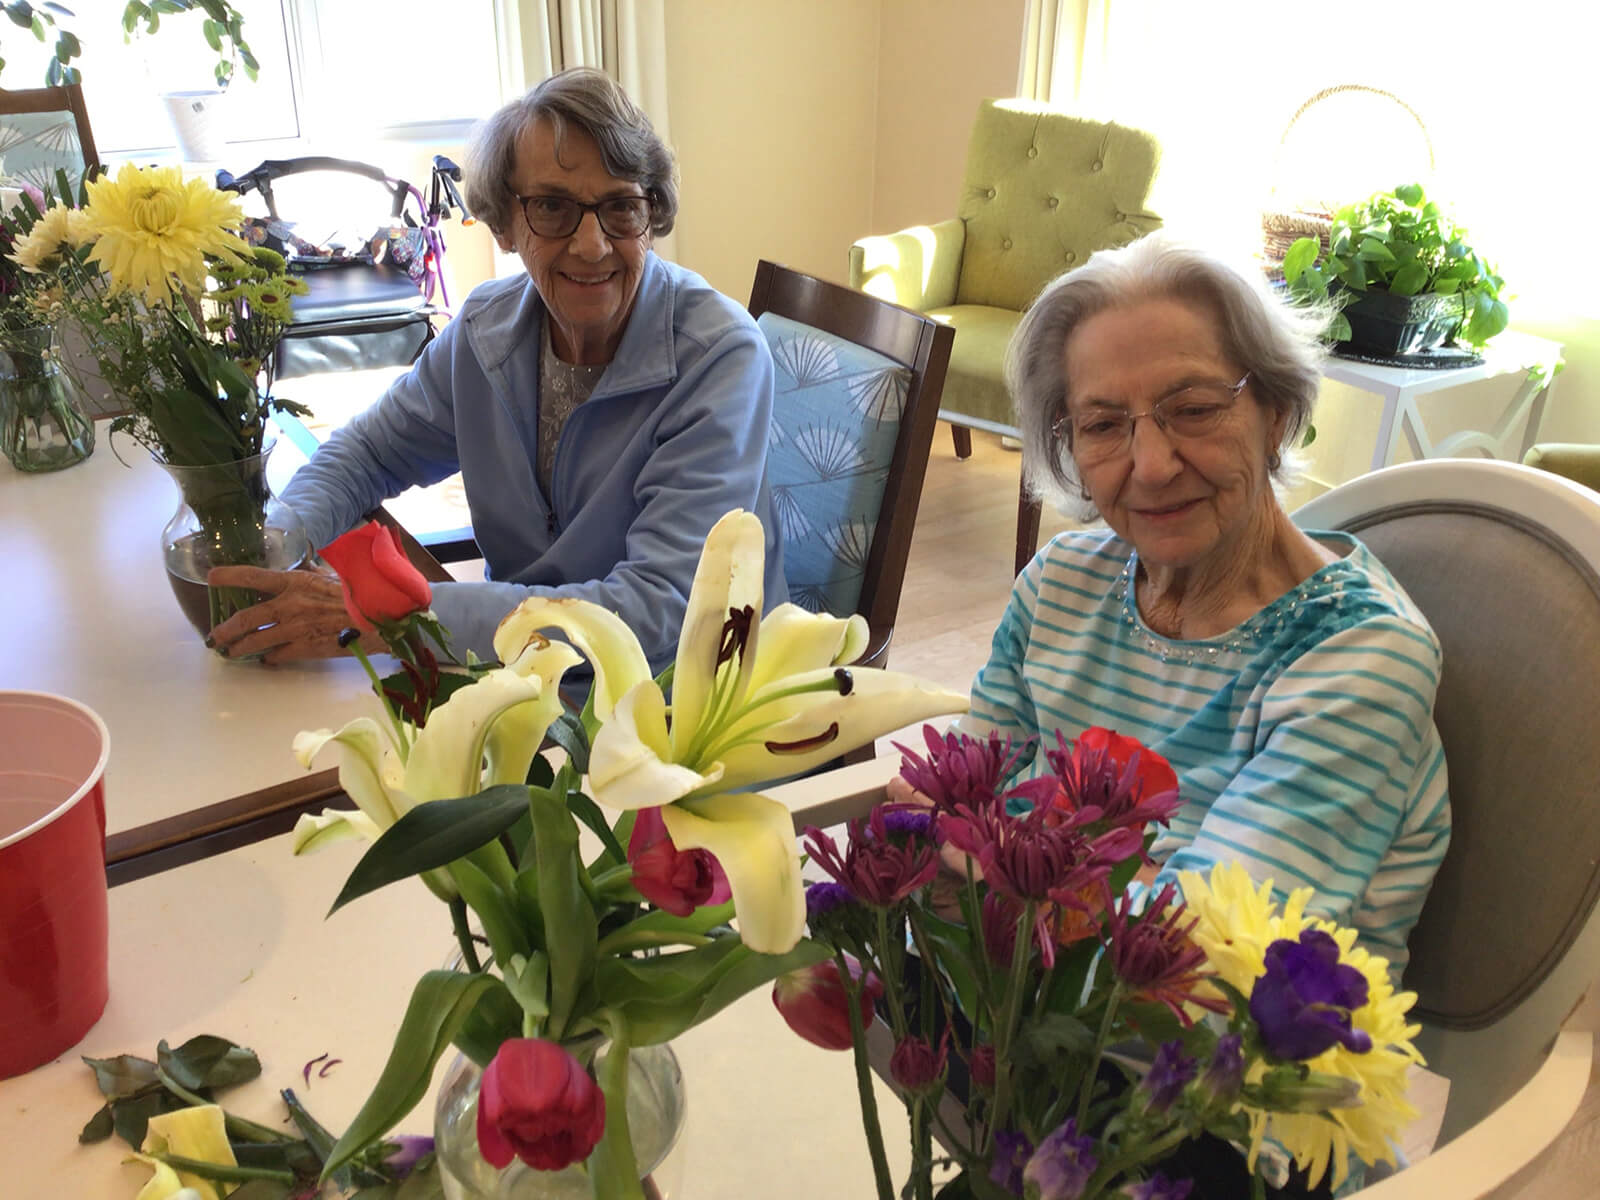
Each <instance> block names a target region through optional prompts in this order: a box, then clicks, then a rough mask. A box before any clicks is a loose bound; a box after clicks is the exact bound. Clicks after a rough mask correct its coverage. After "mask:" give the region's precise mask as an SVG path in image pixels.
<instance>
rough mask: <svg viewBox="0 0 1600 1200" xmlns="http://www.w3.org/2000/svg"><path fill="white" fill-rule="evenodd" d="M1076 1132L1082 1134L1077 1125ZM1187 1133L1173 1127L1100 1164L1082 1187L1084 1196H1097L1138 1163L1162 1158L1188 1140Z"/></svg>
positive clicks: (1184, 1129)
mask: <svg viewBox="0 0 1600 1200" xmlns="http://www.w3.org/2000/svg"><path fill="white" fill-rule="evenodd" d="M1078 1132H1079V1133H1082V1132H1083V1126H1082V1124H1081V1121H1080V1124H1079V1127H1078ZM1189 1136H1190V1135H1189V1131H1188V1130H1187V1129H1186V1128H1184V1126H1182V1125H1177V1126H1174V1127H1173V1128H1172V1129H1170V1130H1168V1131H1167V1132H1166V1133H1164V1134H1162V1135H1161V1136H1160V1137H1158V1138H1156V1139H1155V1140H1154V1141H1150V1142H1141V1143H1138V1148H1137V1149H1136V1150H1134V1151H1132V1152H1130V1153H1127V1154H1119V1155H1118V1156H1117V1157H1116V1158H1113V1159H1111V1160H1110V1161H1109V1162H1105V1163H1102V1164H1101V1165H1100V1166H1099V1167H1098V1168H1096V1170H1095V1173H1094V1174H1093V1175H1091V1176H1090V1177H1089V1182H1088V1183H1087V1184H1086V1185H1085V1186H1084V1189H1083V1194H1084V1195H1085V1196H1095V1195H1098V1194H1099V1192H1100V1189H1101V1188H1103V1187H1106V1186H1107V1185H1109V1184H1112V1183H1115V1182H1116V1181H1117V1180H1118V1179H1120V1178H1121V1177H1122V1175H1123V1174H1124V1173H1126V1172H1127V1171H1129V1170H1131V1169H1132V1168H1134V1167H1137V1166H1138V1165H1139V1164H1140V1163H1147V1162H1152V1161H1155V1160H1158V1159H1160V1158H1162V1157H1164V1156H1165V1155H1166V1154H1167V1152H1168V1151H1170V1150H1175V1149H1177V1148H1178V1147H1179V1146H1181V1145H1182V1144H1183V1143H1184V1142H1186V1141H1187V1140H1188V1139H1189Z"/></svg>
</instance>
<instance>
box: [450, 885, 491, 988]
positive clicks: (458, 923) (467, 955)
mask: <svg viewBox="0 0 1600 1200" xmlns="http://www.w3.org/2000/svg"><path fill="white" fill-rule="evenodd" d="M450 925H451V928H453V929H454V930H455V934H456V945H458V946H460V947H461V961H462V963H463V964H464V965H465V966H466V968H467V970H469V971H471V972H472V973H473V974H474V975H476V974H477V973H478V972H479V971H481V970H483V966H482V964H480V963H479V962H478V948H477V947H476V946H474V945H473V944H472V929H471V927H470V926H468V925H467V902H466V901H465V900H463V899H462V898H461V897H460V896H455V897H452V898H451V900H450Z"/></svg>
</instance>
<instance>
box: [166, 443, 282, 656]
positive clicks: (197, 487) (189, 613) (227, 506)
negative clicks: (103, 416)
mask: <svg viewBox="0 0 1600 1200" xmlns="http://www.w3.org/2000/svg"><path fill="white" fill-rule="evenodd" d="M274 444H275V443H269V444H268V445H267V447H266V448H265V449H264V450H262V452H261V453H260V454H256V455H252V456H251V457H249V458H244V459H240V460H238V461H237V462H225V463H207V464H203V465H201V466H177V465H175V464H173V463H165V462H164V463H161V466H162V467H163V469H165V470H166V472H167V474H168V475H170V476H171V477H172V481H173V483H175V484H177V486H178V510H177V512H175V513H173V514H172V519H171V520H170V521H168V522H167V524H166V528H164V529H163V530H162V531H161V554H162V559H163V561H164V562H165V563H166V567H167V581H168V582H169V583H170V584H171V585H172V594H173V595H174V596H176V597H177V599H178V607H179V608H181V609H183V615H184V616H186V617H188V618H189V623H190V624H191V625H193V626H194V627H195V629H196V630H197V631H198V632H199V633H200V634H201V635H202V636H204V635H206V634H209V633H210V632H211V630H212V628H213V627H214V626H216V625H217V624H219V623H221V622H222V621H225V620H227V619H228V618H229V617H231V616H232V615H233V614H234V613H236V612H239V611H240V610H241V609H245V608H249V607H250V606H251V605H252V604H255V603H257V602H258V601H260V600H261V599H262V595H261V593H259V592H257V591H256V590H254V589H253V588H238V587H229V588H214V587H210V586H208V585H207V583H206V574H207V572H209V571H210V570H211V568H212V567H224V566H227V567H232V566H247V567H266V568H269V569H272V570H281V571H288V570H293V569H294V568H295V567H298V566H300V565H301V564H303V563H304V562H305V561H306V559H307V558H308V557H310V554H311V543H310V540H309V539H308V538H307V536H306V531H305V526H304V525H303V524H302V523H301V521H300V517H299V515H298V514H296V512H295V511H294V510H293V509H292V508H290V507H289V506H288V505H286V504H283V503H282V502H281V501H279V500H278V499H277V497H275V496H274V495H273V494H272V489H271V488H270V487H269V486H268V483H267V458H268V456H270V455H271V453H272V449H273V445H274ZM158 461H159V460H158Z"/></svg>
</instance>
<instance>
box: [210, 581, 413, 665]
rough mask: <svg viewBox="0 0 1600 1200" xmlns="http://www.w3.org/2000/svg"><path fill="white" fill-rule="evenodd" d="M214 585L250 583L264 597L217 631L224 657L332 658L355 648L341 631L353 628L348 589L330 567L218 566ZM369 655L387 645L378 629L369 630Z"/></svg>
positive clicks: (213, 639) (215, 642) (214, 638)
mask: <svg viewBox="0 0 1600 1200" xmlns="http://www.w3.org/2000/svg"><path fill="white" fill-rule="evenodd" d="M206 582H207V583H208V584H210V585H211V586H212V587H236V588H250V589H252V590H254V591H257V592H260V593H263V595H264V597H265V598H264V599H262V600H261V601H260V602H259V603H257V604H254V605H252V606H251V607H249V608H247V609H244V610H242V611H240V612H236V613H234V614H233V616H231V617H229V618H228V619H227V620H226V621H223V622H222V623H221V624H219V625H217V626H216V627H215V628H214V629H212V631H211V636H210V638H209V639H207V644H208V645H210V646H212V647H213V648H215V649H216V651H217V653H218V654H220V655H222V656H223V657H224V658H243V657H246V656H249V655H261V656H262V661H263V662H267V663H284V662H292V661H294V660H296V659H304V658H332V657H334V656H335V655H340V654H347V653H349V651H348V650H346V649H345V648H344V647H342V646H340V645H339V635H340V634H341V633H342V632H344V631H345V630H346V629H348V628H350V614H349V613H348V612H347V611H345V606H344V590H343V589H342V588H341V587H340V585H339V577H338V576H337V575H335V574H333V573H332V572H330V571H325V570H320V569H312V570H304V571H269V570H266V569H265V568H262V567H213V568H212V569H211V572H210V574H208V575H207V576H206ZM361 648H362V649H363V650H365V651H366V652H367V653H368V654H375V653H379V652H381V651H382V650H383V649H384V645H383V640H382V639H381V638H379V637H378V635H377V634H375V633H369V634H365V635H363V637H362V639H361Z"/></svg>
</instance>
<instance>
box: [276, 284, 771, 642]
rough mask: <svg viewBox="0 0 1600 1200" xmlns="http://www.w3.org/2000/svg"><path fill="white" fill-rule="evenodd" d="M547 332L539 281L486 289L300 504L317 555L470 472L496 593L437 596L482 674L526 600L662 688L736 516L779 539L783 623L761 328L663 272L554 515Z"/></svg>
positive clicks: (703, 288)
mask: <svg viewBox="0 0 1600 1200" xmlns="http://www.w3.org/2000/svg"><path fill="white" fill-rule="evenodd" d="M543 317H544V302H543V300H541V299H540V297H539V293H538V291H537V290H536V289H535V288H534V286H533V281H532V280H531V279H530V278H528V277H527V276H526V275H521V276H518V277H517V278H515V279H503V280H495V281H492V282H490V283H485V284H483V285H481V286H480V287H478V288H476V289H474V291H473V293H472V294H471V295H470V296H469V297H467V300H466V302H465V303H464V304H463V305H462V306H461V310H460V312H459V314H458V315H457V316H456V317H455V319H454V320H452V321H451V322H450V323H449V324H448V325H446V326H445V328H444V331H443V332H442V333H441V334H440V335H439V337H438V338H436V339H435V340H434V341H433V342H432V343H431V344H430V345H429V346H428V348H427V349H426V350H425V351H424V352H423V355H422V357H421V358H420V359H419V360H418V361H417V363H416V365H415V366H414V367H413V368H412V369H411V370H410V371H409V372H408V373H407V374H406V375H404V376H402V377H401V378H400V379H398V380H396V381H395V383H394V384H393V385H392V386H391V387H390V388H389V390H388V391H387V392H385V393H384V395H383V396H382V397H381V398H379V400H378V401H377V402H376V403H374V404H373V405H372V406H371V407H370V408H368V409H367V410H366V411H365V412H363V413H361V414H360V415H359V416H357V417H356V418H355V419H354V420H352V421H350V422H349V423H348V424H346V425H345V426H343V427H342V428H340V429H338V430H336V431H335V432H334V433H333V435H332V436H331V437H330V438H329V439H328V441H327V443H326V444H325V445H324V446H322V447H321V448H320V449H319V450H318V451H317V453H316V454H315V455H314V456H313V457H312V459H311V461H310V463H308V464H307V465H306V466H304V467H302V468H301V469H300V470H299V471H298V472H296V473H295V475H294V478H293V479H292V480H291V481H290V483H289V485H288V487H287V488H285V489H284V494H283V498H284V500H285V501H286V502H287V503H288V504H290V505H291V506H292V507H293V508H294V509H295V511H296V512H298V513H299V514H300V516H301V518H302V519H303V520H304V521H305V524H306V530H307V532H308V533H309V534H310V536H311V539H312V544H313V545H315V546H325V545H327V544H328V543H329V542H331V541H332V540H333V539H334V538H335V537H337V536H338V535H339V534H341V533H343V532H345V531H346V530H348V529H350V528H352V527H353V526H355V525H356V524H358V523H359V522H360V521H361V518H362V515H363V514H365V513H367V512H369V511H371V510H372V509H373V508H374V507H375V506H377V505H378V504H379V503H381V502H382V501H384V500H386V499H388V498H390V497H392V496H396V495H398V494H399V493H400V492H402V491H404V490H405V489H406V488H407V487H409V486H411V485H413V484H419V485H427V484H431V483H436V482H438V481H439V480H441V479H444V478H446V477H448V476H449V475H451V474H453V473H454V472H456V471H457V470H459V471H460V472H461V473H462V478H463V481H464V483H465V485H466V494H467V505H468V507H469V508H470V510H471V512H472V530H473V533H474V535H475V536H476V537H477V540H478V545H479V546H480V547H481V548H482V551H483V555H484V558H485V560H486V571H485V574H486V576H487V578H486V580H485V581H484V582H482V583H476V582H474V583H444V584H437V585H435V587H434V592H433V595H434V602H433V608H434V611H435V612H436V613H437V614H438V616H439V619H440V620H441V621H442V622H443V623H444V624H445V626H446V627H447V628H449V629H450V631H451V633H452V635H453V636H452V643H453V645H454V647H455V649H456V651H457V652H458V653H464V652H465V651H466V649H467V648H469V647H470V648H471V649H473V650H475V651H476V652H477V653H478V654H479V655H480V656H481V657H484V658H490V657H492V655H493V639H494V631H495V627H496V625H498V624H499V622H500V619H501V618H502V617H504V616H505V614H506V613H507V612H509V611H510V610H511V609H512V608H514V607H515V606H516V605H517V604H518V603H520V602H521V601H522V600H524V599H526V598H527V597H529V596H532V595H546V596H570V597H575V598H581V599H584V600H590V601H593V602H594V603H596V604H600V605H603V606H604V607H606V608H609V609H611V610H613V611H614V612H616V613H618V614H619V615H621V617H622V618H623V619H624V620H625V621H627V622H628V624H629V625H630V626H631V627H632V628H633V630H634V632H635V633H636V634H637V635H638V637H639V640H640V642H641V643H642V645H643V646H644V650H645V653H646V655H648V656H649V658H650V661H651V662H652V664H654V665H655V666H656V667H657V668H658V669H659V668H660V667H661V666H663V665H665V664H666V663H667V662H670V661H671V660H672V657H673V654H674V653H675V650H676V646H677V637H678V628H679V626H680V624H681V623H682V621H683V614H684V608H685V605H686V603H687V600H688V595H689V585H690V583H691V582H692V581H693V579H694V570H695V565H696V564H697V563H698V562H699V558H700V548H701V546H702V545H703V544H704V542H705V537H706V533H707V532H708V531H709V530H710V528H711V526H712V525H713V524H715V523H716V521H717V519H718V518H719V517H721V516H722V514H723V513H725V512H727V511H728V510H730V509H734V508H744V509H748V510H750V511H751V512H754V513H756V514H757V515H758V516H759V517H760V518H761V520H762V523H763V524H764V525H765V526H766V530H767V562H766V605H767V607H768V608H770V607H772V606H773V605H775V604H778V603H780V602H781V601H783V600H784V599H786V598H787V595H788V592H787V589H786V587H785V585H784V580H783V562H782V555H781V551H780V547H779V543H778V524H777V522H776V521H775V520H774V519H773V514H772V505H771V495H770V491H769V488H768V486H767V474H766V461H767V437H768V431H769V427H770V424H771V420H772V357H771V355H770V353H769V352H768V350H767V344H766V340H765V339H764V338H763V337H762V336H761V333H760V331H759V330H757V328H756V324H755V322H754V321H753V320H751V318H750V315H749V314H748V313H747V312H745V310H744V309H743V308H741V307H740V306H739V305H738V304H736V303H735V302H734V301H732V300H730V299H729V298H728V297H726V296H724V295H722V294H721V293H720V292H717V291H715V290H714V289H713V288H712V287H711V286H710V285H709V284H708V283H706V281H705V280H704V279H702V278H700V276H698V275H696V274H694V273H693V272H691V271H687V270H684V269H683V268H682V267H679V266H676V265H675V264H672V263H668V262H664V261H662V260H661V259H660V258H657V257H656V256H655V255H654V254H650V255H649V256H648V258H647V259H646V264H645V270H644V277H643V279H642V280H641V281H640V284H639V293H638V296H637V297H636V298H635V300H634V307H633V312H632V314H631V315H630V316H629V319H628V325H627V328H626V329H625V330H624V331H623V335H622V341H621V343H620V345H619V346H618V347H617V354H616V357H615V358H614V359H613V360H612V361H611V363H610V364H609V365H607V367H606V370H605V373H604V375H602V376H601V378H600V382H599V384H598V385H597V386H596V387H595V390H594V393H593V395H591V396H590V398H589V400H588V401H587V402H586V403H584V404H582V405H580V406H579V407H578V408H577V410H576V411H574V412H573V414H572V416H571V418H570V419H569V420H568V421H567V424H566V426H565V428H564V429H563V430H562V433H561V440H560V443H559V445H558V446H557V449H556V461H555V474H554V479H553V482H552V487H551V491H552V494H553V498H554V503H553V504H552V503H547V502H546V500H545V497H544V493H543V492H542V491H541V490H540V488H539V484H538V482H537V481H536V479H535V473H534V464H535V462H536V455H537V450H538V445H537V438H538V429H539V417H538V404H539V341H540V339H539V328H540V325H539V323H540V321H541V320H542V319H543Z"/></svg>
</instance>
